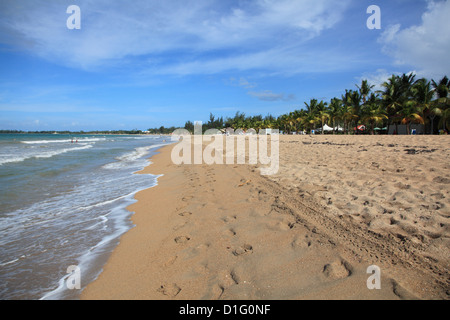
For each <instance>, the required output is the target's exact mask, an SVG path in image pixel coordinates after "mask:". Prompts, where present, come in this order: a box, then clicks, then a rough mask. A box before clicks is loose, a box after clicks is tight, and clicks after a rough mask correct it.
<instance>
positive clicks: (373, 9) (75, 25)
mask: <svg viewBox="0 0 450 320" xmlns="http://www.w3.org/2000/svg"><path fill="white" fill-rule="evenodd" d="M66 13H68V14H70V16H69V17H68V18H67V21H66V26H67V29H69V30H74V29H77V30H79V29H81V9H80V7H79V6H77V5H74V4H73V5H70V6H69V7H67V10H66ZM366 13H367V14H370V17H369V18H368V19H367V22H366V26H367V28H368V29H370V30H373V29H378V30H379V29H381V9H380V7H379V6H377V5H370V6H369V7H368V8H367V10H366Z"/></svg>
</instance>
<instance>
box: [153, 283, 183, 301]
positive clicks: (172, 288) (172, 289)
mask: <svg viewBox="0 0 450 320" xmlns="http://www.w3.org/2000/svg"><path fill="white" fill-rule="evenodd" d="M157 291H158V292H160V293H162V294H163V295H165V296H168V297H171V298H174V297H176V296H177V295H178V294H179V293H180V291H181V288H180V287H178V286H177V284H176V283H171V284H163V285H161V286H160V287H159V288H158V289H157Z"/></svg>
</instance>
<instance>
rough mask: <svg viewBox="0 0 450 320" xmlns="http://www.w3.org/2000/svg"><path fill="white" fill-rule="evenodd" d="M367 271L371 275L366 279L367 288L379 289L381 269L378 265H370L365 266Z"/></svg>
mask: <svg viewBox="0 0 450 320" xmlns="http://www.w3.org/2000/svg"><path fill="white" fill-rule="evenodd" d="M366 272H367V273H369V274H371V276H370V277H369V278H368V279H367V289H369V290H373V289H378V290H379V289H381V269H380V267H379V266H376V265H371V266H368V267H367V271H366Z"/></svg>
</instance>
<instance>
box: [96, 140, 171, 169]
mask: <svg viewBox="0 0 450 320" xmlns="http://www.w3.org/2000/svg"><path fill="white" fill-rule="evenodd" d="M165 145H166V144H154V145H151V146H147V147H139V148H136V149H134V151H131V152H128V153H125V154H123V155H121V156H119V157H117V158H116V160H118V161H117V162H112V163H108V164H105V165H104V166H103V167H102V168H104V169H120V168H124V167H127V166H129V165H130V164H131V163H133V162H134V161H137V160H139V159H141V158H142V157H144V156H146V155H148V154H149V152H150V150H151V149H156V148H160V147H162V146H165Z"/></svg>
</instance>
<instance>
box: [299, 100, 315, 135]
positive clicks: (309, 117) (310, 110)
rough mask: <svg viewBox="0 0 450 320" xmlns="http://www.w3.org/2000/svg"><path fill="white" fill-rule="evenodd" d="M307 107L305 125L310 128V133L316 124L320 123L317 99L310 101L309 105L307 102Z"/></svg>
mask: <svg viewBox="0 0 450 320" xmlns="http://www.w3.org/2000/svg"><path fill="white" fill-rule="evenodd" d="M305 105H306V114H305V116H304V118H303V123H304V124H306V125H307V126H308V127H309V130H310V132H311V131H312V130H313V128H314V126H315V124H316V123H318V121H319V119H318V117H317V110H318V108H319V104H318V103H317V99H310V101H309V104H308V103H306V102H305Z"/></svg>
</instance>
